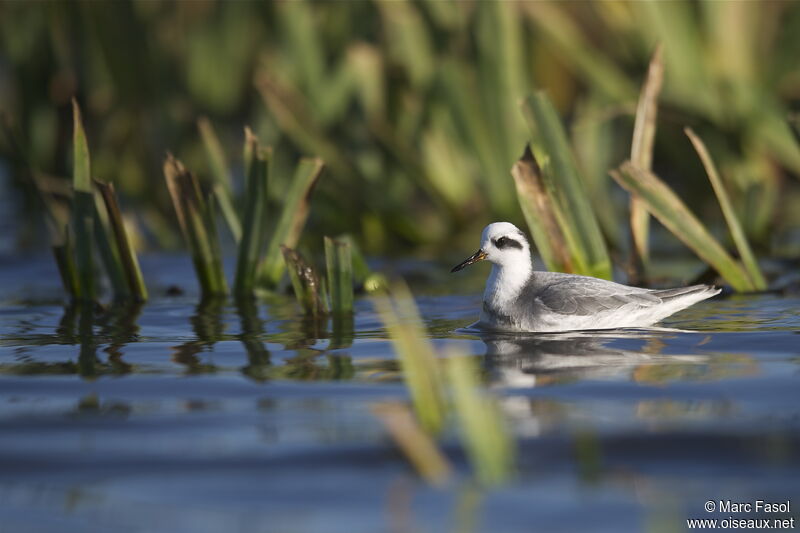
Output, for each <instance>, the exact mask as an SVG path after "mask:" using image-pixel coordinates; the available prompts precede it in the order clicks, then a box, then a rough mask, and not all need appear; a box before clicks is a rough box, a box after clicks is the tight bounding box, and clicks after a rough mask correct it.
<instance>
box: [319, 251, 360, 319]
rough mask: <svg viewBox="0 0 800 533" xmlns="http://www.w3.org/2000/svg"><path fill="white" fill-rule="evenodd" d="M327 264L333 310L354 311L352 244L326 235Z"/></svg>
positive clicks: (341, 311) (336, 311)
mask: <svg viewBox="0 0 800 533" xmlns="http://www.w3.org/2000/svg"><path fill="white" fill-rule="evenodd" d="M325 266H326V268H327V273H328V289H329V290H330V301H331V311H332V312H334V313H339V314H343V313H352V312H353V258H352V255H351V253H350V244H349V243H347V242H342V241H336V240H333V239H331V238H330V237H325Z"/></svg>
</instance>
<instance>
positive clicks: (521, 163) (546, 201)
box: [511, 145, 573, 272]
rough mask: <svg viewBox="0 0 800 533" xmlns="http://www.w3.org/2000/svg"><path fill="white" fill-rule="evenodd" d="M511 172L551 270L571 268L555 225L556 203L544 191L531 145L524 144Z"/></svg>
mask: <svg viewBox="0 0 800 533" xmlns="http://www.w3.org/2000/svg"><path fill="white" fill-rule="evenodd" d="M511 175H512V176H513V177H514V183H515V184H516V187H517V199H518V200H519V206H520V208H522V214H523V215H524V216H525V221H526V222H527V223H528V228H529V229H530V231H531V236H532V237H533V241H534V242H535V243H536V249H537V250H538V252H539V255H540V256H541V257H542V261H544V264H545V266H546V267H547V269H548V270H550V271H553V272H572V271H573V266H572V259H571V258H570V255H569V250H568V249H567V246H566V242H565V240H564V235H563V234H562V233H561V229H560V228H559V226H558V220H557V218H556V214H555V209H556V207H555V206H554V205H553V202H552V200H551V199H550V196H548V194H547V190H546V189H545V186H544V183H543V182H542V173H541V169H540V168H539V164H538V163H537V162H536V159H535V158H534V157H533V153H532V152H531V149H530V145H526V146H525V152H524V153H523V154H522V157H520V158H519V160H518V161H517V162H516V163H514V166H513V168H512V169H511Z"/></svg>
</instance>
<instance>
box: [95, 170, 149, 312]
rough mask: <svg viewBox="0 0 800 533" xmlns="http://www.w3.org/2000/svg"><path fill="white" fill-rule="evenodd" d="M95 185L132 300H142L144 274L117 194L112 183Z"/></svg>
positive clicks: (145, 297)
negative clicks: (126, 226) (123, 217)
mask: <svg viewBox="0 0 800 533" xmlns="http://www.w3.org/2000/svg"><path fill="white" fill-rule="evenodd" d="M95 186H96V187H97V188H98V190H99V191H100V195H101V196H102V199H103V210H104V211H105V213H106V215H107V217H108V223H109V224H110V227H111V231H112V233H113V236H114V241H115V243H116V248H117V252H118V254H119V259H120V262H121V265H122V270H123V272H124V275H125V279H126V283H127V285H128V287H129V290H130V295H131V296H132V297H133V299H134V300H137V301H140V302H144V301H146V300H147V286H146V285H145V283H144V276H142V270H141V268H140V267H139V259H138V258H137V257H136V250H134V248H133V243H132V241H131V239H130V238H129V237H128V232H127V230H126V229H125V223H124V221H123V220H122V213H121V211H120V208H119V203H118V202H117V195H116V193H115V192H114V184H113V183H103V182H100V181H96V182H95ZM98 210H99V208H98Z"/></svg>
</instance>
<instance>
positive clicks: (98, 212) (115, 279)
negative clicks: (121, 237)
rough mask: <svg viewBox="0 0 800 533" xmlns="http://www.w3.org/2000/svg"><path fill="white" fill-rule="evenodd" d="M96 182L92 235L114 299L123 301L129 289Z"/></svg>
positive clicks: (129, 293) (126, 298) (128, 297)
mask: <svg viewBox="0 0 800 533" xmlns="http://www.w3.org/2000/svg"><path fill="white" fill-rule="evenodd" d="M97 183H98V182H97V181H95V194H94V205H95V217H94V236H95V242H96V244H97V251H98V252H99V254H100V259H101V260H102V262H103V266H104V267H105V270H106V274H107V275H108V279H109V280H110V281H111V289H112V291H113V293H114V299H115V300H117V301H125V300H128V299H130V297H131V291H130V287H129V286H128V282H127V280H126V278H125V271H124V267H123V265H122V260H121V259H120V254H119V250H118V248H117V244H116V242H115V241H114V235H113V230H112V229H111V222H110V221H109V218H108V212H107V211H106V209H105V206H104V205H103V197H102V195H101V193H100V190H99V187H98V186H97Z"/></svg>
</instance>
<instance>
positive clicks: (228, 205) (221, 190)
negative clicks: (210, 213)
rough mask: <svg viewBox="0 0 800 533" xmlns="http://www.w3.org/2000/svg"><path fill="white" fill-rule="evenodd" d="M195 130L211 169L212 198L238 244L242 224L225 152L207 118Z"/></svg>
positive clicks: (200, 121)
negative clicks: (197, 131) (217, 204)
mask: <svg viewBox="0 0 800 533" xmlns="http://www.w3.org/2000/svg"><path fill="white" fill-rule="evenodd" d="M197 129H198V130H200V137H201V138H202V139H203V146H204V147H205V151H206V157H207V158H208V165H209V167H210V168H211V177H212V180H213V183H214V185H213V187H212V190H213V191H214V196H216V198H217V203H219V207H220V210H221V211H222V217H223V218H224V219H225V223H226V224H227V226H228V229H229V230H230V232H231V235H233V240H234V241H235V242H236V243H237V244H238V243H239V242H240V241H241V239H242V224H241V222H240V221H239V215H238V214H237V213H236V209H235V208H234V204H233V190H232V183H231V175H230V172H229V171H228V163H227V160H226V158H225V152H224V150H223V149H222V144H221V143H220V142H219V138H218V137H217V133H216V132H215V131H214V127H213V126H212V125H211V121H210V120H208V118H206V117H201V118H200V119H198V120H197Z"/></svg>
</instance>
